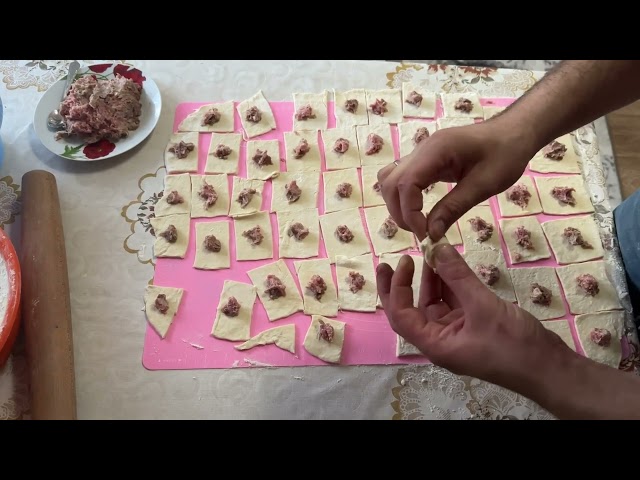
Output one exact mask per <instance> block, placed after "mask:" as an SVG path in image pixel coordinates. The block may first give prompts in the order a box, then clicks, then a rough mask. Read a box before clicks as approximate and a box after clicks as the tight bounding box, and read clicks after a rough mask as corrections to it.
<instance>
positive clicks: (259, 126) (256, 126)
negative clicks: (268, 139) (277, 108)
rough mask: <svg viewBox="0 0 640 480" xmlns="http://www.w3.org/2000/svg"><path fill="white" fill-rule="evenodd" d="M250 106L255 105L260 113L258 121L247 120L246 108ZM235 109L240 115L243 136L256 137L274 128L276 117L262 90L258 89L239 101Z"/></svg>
mask: <svg viewBox="0 0 640 480" xmlns="http://www.w3.org/2000/svg"><path fill="white" fill-rule="evenodd" d="M251 107H257V108H258V110H260V113H261V114H262V118H261V119H260V121H259V122H258V123H252V122H250V121H248V120H247V110H249V109H250V108H251ZM236 110H237V111H238V115H240V123H241V124H242V129H243V130H244V138H253V137H257V136H258V135H263V134H265V133H267V132H270V131H271V130H275V129H276V118H275V117H274V115H273V110H271V105H269V102H268V101H267V99H266V98H265V96H264V93H263V92H262V90H258V92H257V93H256V94H255V95H253V96H251V97H249V98H247V99H246V100H243V101H242V102H240V103H239V104H238V105H237V106H236Z"/></svg>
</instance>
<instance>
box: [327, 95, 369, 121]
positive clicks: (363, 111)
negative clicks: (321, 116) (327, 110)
mask: <svg viewBox="0 0 640 480" xmlns="http://www.w3.org/2000/svg"><path fill="white" fill-rule="evenodd" d="M334 98H335V105H334V113H335V117H336V126H337V127H339V128H340V127H353V126H356V125H369V115H368V113H367V97H366V94H365V92H364V89H362V88H356V89H353V90H346V91H344V92H338V91H334ZM353 99H355V100H357V101H358V108H357V109H356V113H351V112H348V111H347V110H346V109H345V108H344V105H345V102H346V101H347V100H353Z"/></svg>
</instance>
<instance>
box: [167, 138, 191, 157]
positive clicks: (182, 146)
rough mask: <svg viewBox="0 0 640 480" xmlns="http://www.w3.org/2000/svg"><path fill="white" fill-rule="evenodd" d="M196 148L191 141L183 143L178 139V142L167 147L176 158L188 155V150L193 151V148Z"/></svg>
mask: <svg viewBox="0 0 640 480" xmlns="http://www.w3.org/2000/svg"><path fill="white" fill-rule="evenodd" d="M194 148H196V147H195V145H194V144H193V143H185V142H183V141H182V140H180V141H179V142H178V143H174V144H173V145H171V147H169V151H170V152H171V153H173V154H174V155H175V156H176V158H179V159H181V160H182V159H183V158H187V157H188V156H189V152H193V149H194Z"/></svg>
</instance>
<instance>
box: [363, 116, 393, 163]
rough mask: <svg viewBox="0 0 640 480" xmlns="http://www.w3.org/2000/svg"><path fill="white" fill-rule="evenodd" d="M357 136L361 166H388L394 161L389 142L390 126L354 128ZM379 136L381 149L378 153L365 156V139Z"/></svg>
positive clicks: (391, 144) (391, 146) (391, 143)
mask: <svg viewBox="0 0 640 480" xmlns="http://www.w3.org/2000/svg"><path fill="white" fill-rule="evenodd" d="M356 131H357V134H358V148H359V149H360V162H361V163H362V165H363V166H364V165H388V164H390V163H393V161H394V160H395V159H396V155H395V152H394V150H393V141H392V140H391V126H389V125H360V126H358V127H356ZM372 134H375V135H379V136H380V138H382V148H381V149H380V151H379V152H378V153H374V154H371V155H367V153H366V152H367V138H368V137H369V135H372Z"/></svg>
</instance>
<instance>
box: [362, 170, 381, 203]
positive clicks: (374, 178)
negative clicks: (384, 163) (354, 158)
mask: <svg viewBox="0 0 640 480" xmlns="http://www.w3.org/2000/svg"><path fill="white" fill-rule="evenodd" d="M381 168H383V167H381V166H380V165H368V166H365V167H362V168H361V169H360V173H361V177H362V200H363V204H364V206H365V207H375V206H377V205H385V202H384V198H382V191H379V192H376V191H375V189H374V188H373V186H374V185H375V184H377V183H378V172H379V171H380V169H381Z"/></svg>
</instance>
